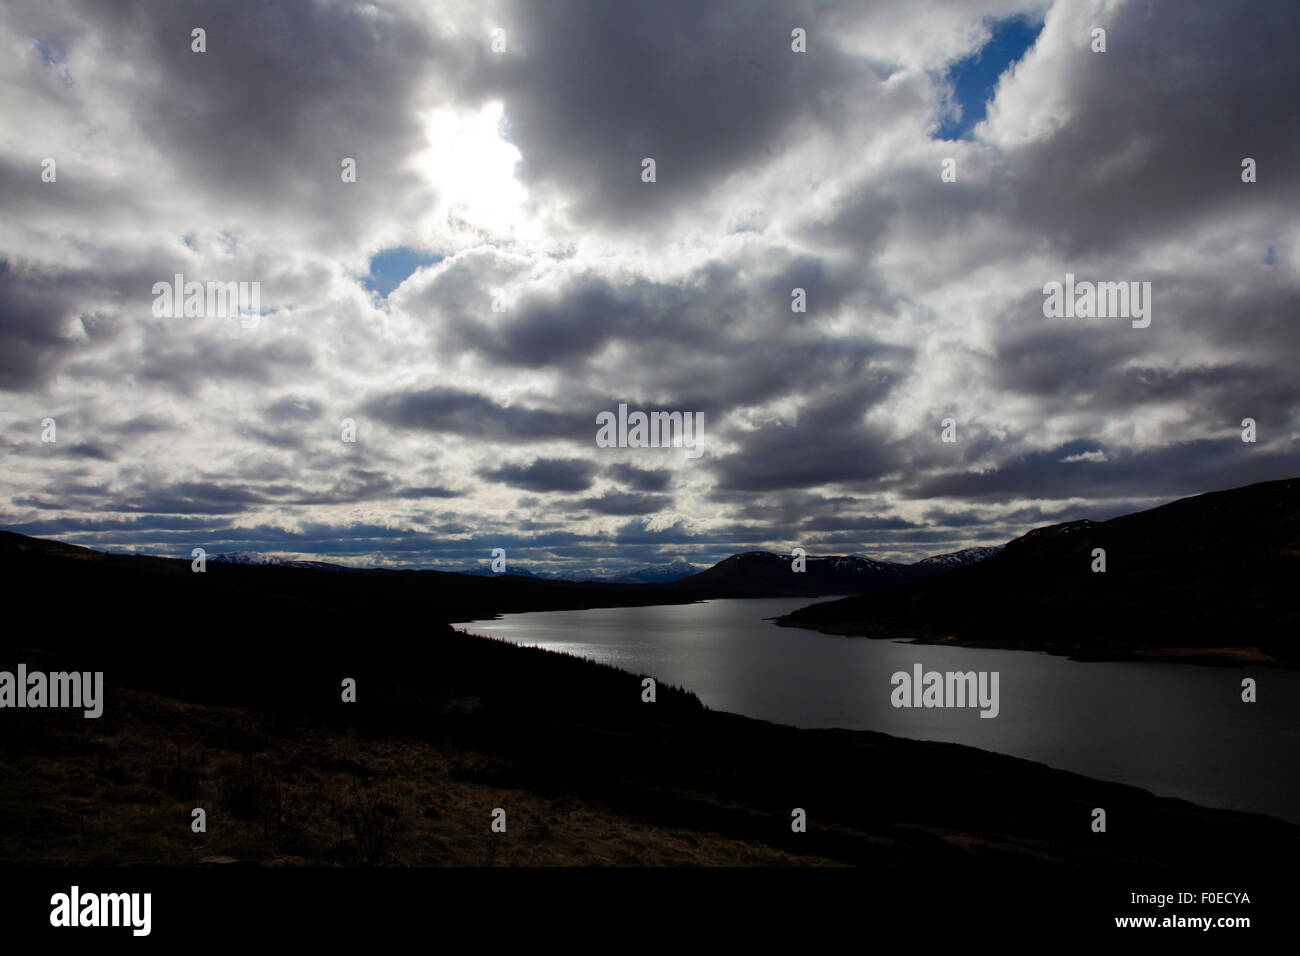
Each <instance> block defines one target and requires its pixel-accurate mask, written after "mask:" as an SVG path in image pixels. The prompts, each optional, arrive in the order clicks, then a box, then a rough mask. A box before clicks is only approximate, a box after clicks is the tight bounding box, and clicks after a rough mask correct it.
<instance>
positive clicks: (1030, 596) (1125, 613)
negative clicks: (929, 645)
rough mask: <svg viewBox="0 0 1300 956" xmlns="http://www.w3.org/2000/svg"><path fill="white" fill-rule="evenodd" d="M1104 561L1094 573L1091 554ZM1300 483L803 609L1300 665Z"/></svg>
mask: <svg viewBox="0 0 1300 956" xmlns="http://www.w3.org/2000/svg"><path fill="white" fill-rule="evenodd" d="M1096 548H1101V549H1103V550H1104V551H1105V559H1106V570H1105V572H1104V573H1095V572H1094V571H1093V570H1092V565H1093V561H1094V558H1093V550H1094V549H1096ZM1297 581H1300V479H1298V478H1291V479H1287V480H1284V481H1271V482H1265V483H1262V484H1257V485H1250V486H1248V487H1245V488H1237V489H1234V490H1231V491H1219V492H1213V493H1210V494H1205V495H1198V496H1196V497H1194V498H1184V499H1182V500H1180V501H1175V502H1173V503H1171V504H1168V505H1164V506H1163V507H1160V508H1154V509H1152V510H1150V511H1142V512H1138V513H1137V514H1131V515H1125V516H1123V517H1120V518H1114V519H1112V520H1110V521H1103V522H1100V523H1096V522H1091V521H1072V522H1068V523H1066V524H1058V525H1052V526H1050V527H1047V528H1038V529H1036V530H1034V531H1031V532H1029V533H1028V534H1026V535H1024V536H1023V537H1020V538H1017V539H1016V540H1015V541H1012V542H1010V543H1008V544H1007V546H1006V547H1005V548H1004V549H1003V550H1002V551H1001V552H1000V553H999V554H996V555H994V556H993V557H991V558H988V559H987V560H985V561H982V562H980V563H978V564H974V565H971V566H969V567H963V568H958V569H956V570H954V571H952V572H950V573H948V574H945V575H942V576H941V577H936V578H933V579H931V580H927V581H919V582H912V583H907V584H903V585H901V586H899V587H897V588H893V589H890V590H888V591H882V592H880V593H877V594H871V595H863V596H857V597H852V598H845V599H843V600H840V601H831V602H827V603H823V604H817V605H813V606H811V607H806V608H801V609H800V610H798V611H795V612H794V613H792V614H788V615H786V616H785V617H783V618H781V619H780V623H782V624H786V625H791V626H797V627H808V628H814V629H816V630H821V631H827V632H831V633H837V634H858V635H864V636H869V637H892V638H898V637H910V638H914V639H918V640H922V641H950V642H954V643H960V644H969V645H976V646H991V647H1015V648H1026V649H1031V650H1043V651H1050V652H1053V653H1058V654H1070V655H1072V656H1075V657H1079V658H1111V659H1115V658H1147V659H1171V658H1177V659H1184V660H1201V661H1207V662H1209V661H1215V660H1234V661H1240V660H1243V659H1254V660H1274V661H1280V662H1285V663H1289V664H1296V663H1300V642H1298V641H1297V639H1296V632H1297V625H1300V591H1297V588H1296V582H1297Z"/></svg>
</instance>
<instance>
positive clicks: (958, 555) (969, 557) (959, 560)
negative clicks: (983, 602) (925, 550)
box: [914, 544, 1006, 570]
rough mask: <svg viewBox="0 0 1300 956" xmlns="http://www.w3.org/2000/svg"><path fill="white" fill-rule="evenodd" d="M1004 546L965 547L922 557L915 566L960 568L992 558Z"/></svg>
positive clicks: (945, 568)
mask: <svg viewBox="0 0 1300 956" xmlns="http://www.w3.org/2000/svg"><path fill="white" fill-rule="evenodd" d="M1004 547H1006V545H1003V544H999V545H995V546H994V547H991V548H963V549H962V550H960V551H949V552H948V553H947V554H936V555H932V556H930V557H928V558H922V559H921V560H920V561H917V562H916V564H915V565H914V567H942V568H943V569H944V570H947V569H948V568H958V567H961V566H962V565H966V564H975V563H976V562H977V561H983V560H984V559H985V558H991V557H993V555H995V554H997V553H998V552H999V551H1001V550H1002V549H1003V548H1004Z"/></svg>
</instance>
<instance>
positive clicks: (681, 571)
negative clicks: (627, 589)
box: [613, 558, 704, 584]
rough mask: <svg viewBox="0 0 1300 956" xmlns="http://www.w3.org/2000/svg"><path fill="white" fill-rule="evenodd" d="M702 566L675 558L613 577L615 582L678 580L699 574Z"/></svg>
mask: <svg viewBox="0 0 1300 956" xmlns="http://www.w3.org/2000/svg"><path fill="white" fill-rule="evenodd" d="M703 570H704V568H702V567H699V566H697V565H694V564H691V563H690V562H689V561H686V560H684V559H683V558H676V559H675V560H673V561H670V562H668V563H667V564H658V565H653V566H651V567H648V568H639V569H638V570H636V571H630V572H628V573H627V574H620V575H619V576H618V577H616V578H614V579H613V580H614V582H615V583H616V584H659V583H662V582H664V581H679V580H681V579H682V578H688V577H690V576H691V575H692V574H699V573H700V572H701V571H703Z"/></svg>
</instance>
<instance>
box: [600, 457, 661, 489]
mask: <svg viewBox="0 0 1300 956" xmlns="http://www.w3.org/2000/svg"><path fill="white" fill-rule="evenodd" d="M605 474H606V475H608V476H609V477H610V478H612V479H614V480H615V481H617V482H619V483H620V484H623V485H627V486H628V487H630V488H632V489H634V490H636V491H667V490H668V486H669V485H670V484H671V483H672V480H673V473H672V472H671V471H667V470H663V469H659V470H656V469H652V468H638V467H637V466H636V465H629V464H626V463H619V464H616V465H610V466H609V467H608V468H606V469H605Z"/></svg>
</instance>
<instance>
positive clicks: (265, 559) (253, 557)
mask: <svg viewBox="0 0 1300 956" xmlns="http://www.w3.org/2000/svg"><path fill="white" fill-rule="evenodd" d="M208 560H209V561H215V562H216V563H218V564H260V565H274V566H276V567H281V568H316V569H317V570H320V571H350V570H352V569H351V568H348V567H345V566H343V565H341V564H331V563H329V562H328V561H293V560H290V559H289V558H277V557H274V556H273V555H269V554H262V553H261V552H260V551H223V552H221V553H220V554H214V555H211V556H210V557H209V558H208Z"/></svg>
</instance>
